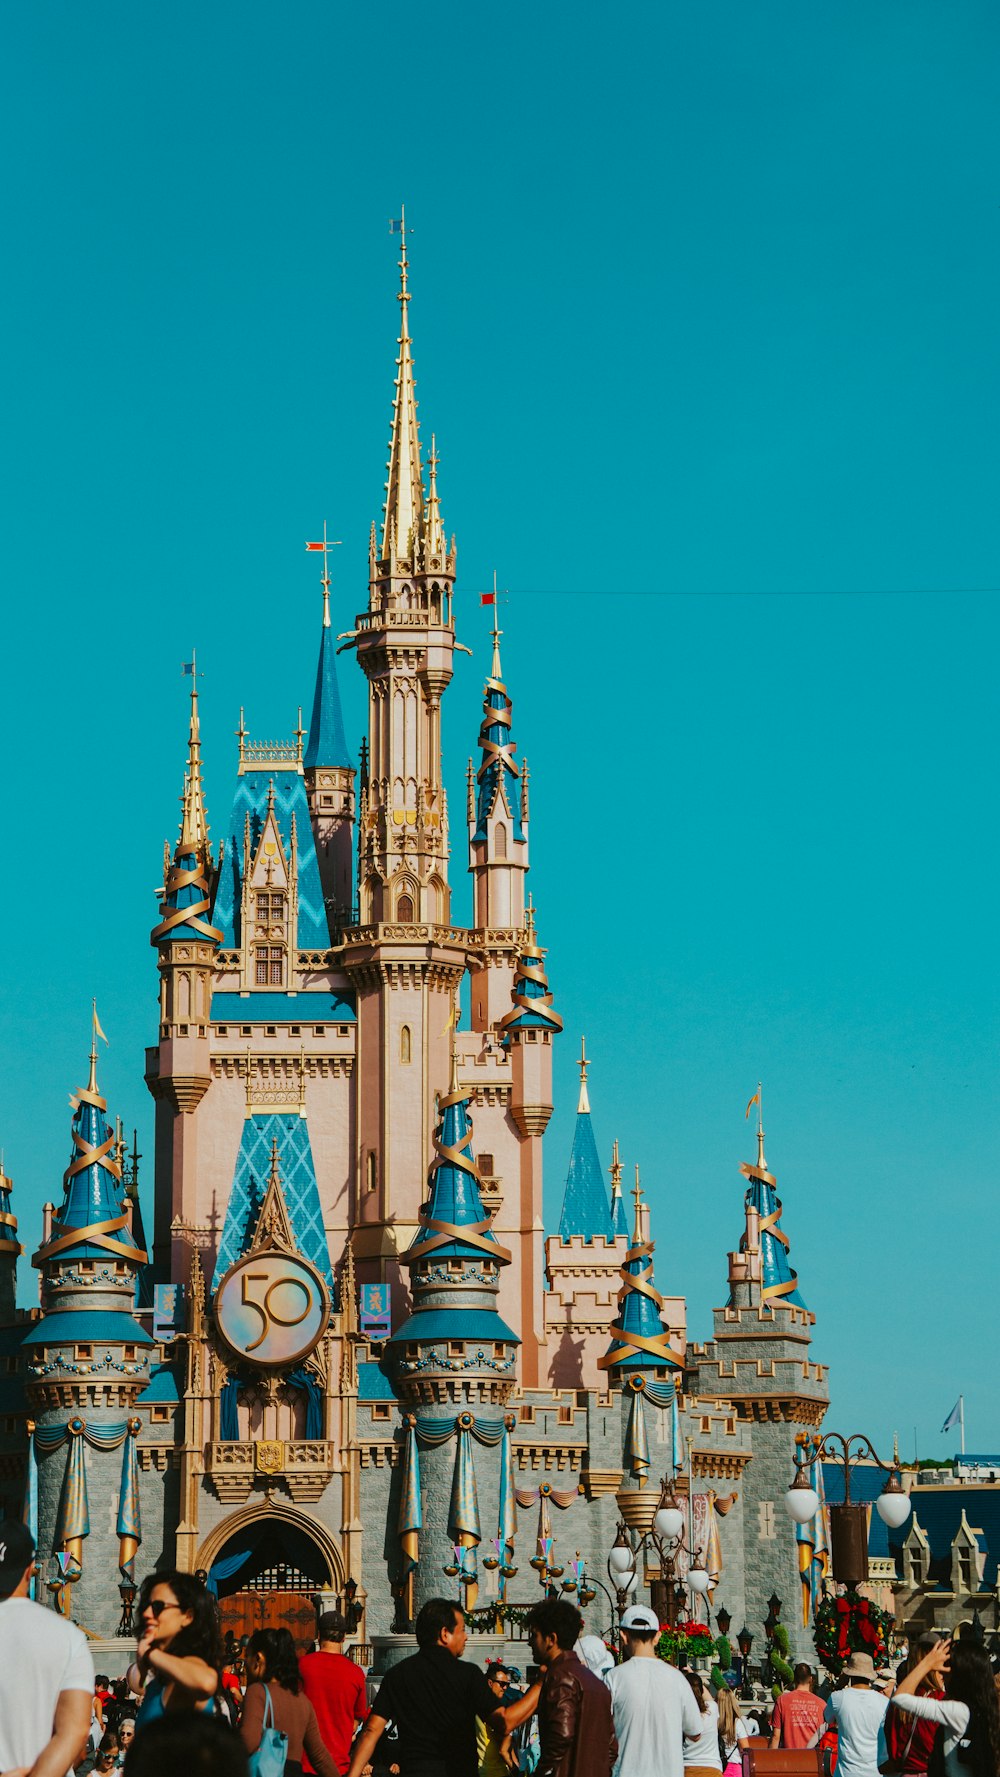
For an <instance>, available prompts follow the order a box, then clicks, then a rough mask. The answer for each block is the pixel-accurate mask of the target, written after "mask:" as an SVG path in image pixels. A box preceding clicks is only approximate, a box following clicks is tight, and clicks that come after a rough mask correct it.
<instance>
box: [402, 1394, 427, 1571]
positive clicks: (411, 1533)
mask: <svg viewBox="0 0 1000 1777" xmlns="http://www.w3.org/2000/svg"><path fill="white" fill-rule="evenodd" d="M423 1527H424V1516H423V1507H422V1505H421V1502H420V1453H419V1451H418V1449H417V1433H416V1426H415V1424H414V1422H413V1419H412V1417H411V1418H410V1419H409V1421H408V1422H407V1427H406V1443H405V1445H404V1446H403V1485H402V1488H401V1491H400V1496H399V1518H398V1521H397V1525H396V1534H397V1535H398V1537H399V1546H400V1548H401V1550H402V1554H403V1577H404V1579H406V1578H408V1577H409V1575H410V1574H411V1573H412V1572H413V1570H414V1568H415V1567H416V1565H417V1562H418V1560H419V1559H420V1532H421V1530H422V1529H423Z"/></svg>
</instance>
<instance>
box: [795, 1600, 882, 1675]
mask: <svg viewBox="0 0 1000 1777" xmlns="http://www.w3.org/2000/svg"><path fill="white" fill-rule="evenodd" d="M892 1627H893V1620H892V1618H891V1616H890V1615H889V1613H888V1612H887V1611H884V1610H880V1609H879V1607H878V1605H877V1604H873V1603H872V1601H871V1599H870V1598H862V1596H861V1593H860V1592H845V1593H843V1594H842V1596H841V1597H839V1598H824V1599H823V1602H822V1603H821V1604H820V1605H818V1606H817V1609H816V1616H815V1618H814V1620H813V1635H814V1637H815V1641H816V1652H817V1654H818V1655H819V1657H820V1659H821V1660H822V1662H823V1665H824V1666H825V1667H826V1669H827V1671H828V1672H831V1673H833V1675H834V1677H836V1676H837V1675H838V1674H839V1673H840V1672H841V1671H842V1670H843V1667H844V1663H845V1661H846V1660H848V1659H849V1658H850V1656H851V1654H855V1653H861V1654H871V1657H872V1659H873V1660H874V1661H875V1663H876V1665H878V1663H879V1661H880V1660H884V1659H885V1658H886V1657H887V1655H888V1652H889V1635H890V1633H891V1631H892Z"/></svg>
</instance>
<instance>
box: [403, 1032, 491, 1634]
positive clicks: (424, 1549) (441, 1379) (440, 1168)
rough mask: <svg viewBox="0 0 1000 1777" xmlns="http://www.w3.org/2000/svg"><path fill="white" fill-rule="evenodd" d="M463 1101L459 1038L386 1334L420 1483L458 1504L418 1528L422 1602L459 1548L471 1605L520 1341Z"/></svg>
mask: <svg viewBox="0 0 1000 1777" xmlns="http://www.w3.org/2000/svg"><path fill="white" fill-rule="evenodd" d="M468 1107H469V1096H468V1094H467V1092H465V1091H464V1090H462V1089H461V1088H460V1087H459V1084H458V1066H457V1059H456V1056H455V1052H454V1046H453V1049H452V1062H451V1083H450V1085H449V1088H448V1091H447V1093H446V1094H445V1095H444V1096H443V1097H442V1098H441V1099H440V1101H439V1107H438V1108H439V1114H440V1121H439V1123H438V1126H437V1128H436V1129H435V1132H434V1151H435V1159H434V1163H433V1166H432V1168H431V1174H430V1195H429V1197H428V1199H427V1201H426V1202H425V1203H424V1204H423V1206H422V1208H421V1212H420V1225H419V1227H418V1230H417V1233H416V1236H415V1238H414V1240H413V1242H412V1244H411V1246H410V1248H409V1251H408V1252H407V1253H406V1255H405V1257H404V1260H403V1262H404V1264H405V1265H406V1267H407V1269H408V1271H409V1274H410V1287H411V1290H412V1294H413V1312H412V1314H410V1316H409V1317H408V1318H407V1319H406V1320H405V1321H404V1322H403V1324H402V1325H401V1326H400V1327H398V1328H397V1330H396V1331H395V1332H394V1333H393V1335H392V1338H391V1340H390V1343H389V1351H390V1354H391V1357H390V1361H391V1363H392V1367H393V1370H394V1372H395V1376H396V1388H397V1392H398V1394H399V1396H400V1398H401V1399H402V1400H403V1402H404V1404H405V1406H406V1408H407V1409H408V1410H409V1413H410V1415H411V1416H412V1424H413V1427H414V1428H415V1431H416V1443H417V1451H418V1456H417V1458H416V1460H419V1464H420V1470H421V1482H422V1489H423V1492H424V1494H425V1495H426V1496H427V1497H429V1498H435V1499H437V1500H438V1501H439V1502H441V1503H442V1504H443V1502H444V1501H445V1500H448V1499H450V1502H451V1503H450V1507H449V1510H448V1513H447V1515H446V1516H445V1515H444V1514H441V1515H439V1516H436V1517H432V1518H430V1519H429V1521H425V1522H424V1524H423V1526H422V1531H423V1534H422V1537H421V1540H420V1551H419V1567H418V1569H417V1573H416V1582H415V1591H416V1597H415V1600H414V1603H415V1605H416V1607H417V1608H419V1605H420V1603H422V1602H423V1600H424V1599H425V1598H428V1597H434V1596H437V1595H440V1591H441V1579H440V1574H441V1567H442V1564H443V1563H444V1564H447V1563H448V1561H449V1560H450V1558H451V1553H452V1550H453V1549H454V1548H456V1547H457V1548H459V1549H460V1550H461V1551H462V1554H461V1557H460V1563H461V1570H462V1574H463V1577H464V1580H465V1597H466V1602H467V1604H470V1605H471V1603H473V1602H474V1598H475V1587H476V1585H477V1583H478V1579H477V1574H476V1565H475V1560H476V1558H475V1548H476V1545H477V1544H478V1542H479V1540H480V1516H479V1496H480V1493H482V1496H483V1513H484V1516H485V1517H487V1519H488V1520H489V1519H490V1518H491V1517H492V1515H493V1511H494V1502H495V1501H497V1500H498V1499H499V1481H500V1475H499V1468H498V1457H497V1446H498V1445H499V1442H500V1434H501V1430H502V1426H503V1410H504V1408H505V1406H506V1404H507V1401H508V1400H509V1398H510V1396H511V1394H512V1393H513V1390H514V1386H515V1381H516V1374H515V1365H516V1360H517V1347H518V1345H519V1344H520V1340H519V1338H518V1336H517V1334H516V1333H515V1332H514V1331H513V1329H512V1328H511V1327H509V1326H508V1325H507V1324H506V1323H505V1322H504V1321H503V1320H501V1318H500V1315H499V1313H498V1312H497V1293H498V1290H499V1283H500V1271H501V1268H502V1267H503V1266H505V1265H508V1264H509V1263H510V1253H509V1252H507V1251H506V1249H505V1248H504V1247H502V1246H501V1245H500V1243H499V1241H498V1240H497V1238H496V1236H495V1234H494V1233H493V1231H492V1229H491V1226H490V1217H489V1216H488V1214H487V1213H486V1211H485V1209H484V1207H483V1202H482V1198H481V1196H480V1182H479V1174H478V1170H477V1167H476V1162H475V1158H474V1154H473V1146H472V1139H473V1138H472V1122H471V1119H470V1117H469V1109H468ZM421 1443H423V1445H424V1446H425V1448H421V1447H420V1446H421ZM411 1478H412V1463H411ZM408 1533H409V1534H410V1535H412V1534H413V1531H412V1526H411V1527H409V1532H408Z"/></svg>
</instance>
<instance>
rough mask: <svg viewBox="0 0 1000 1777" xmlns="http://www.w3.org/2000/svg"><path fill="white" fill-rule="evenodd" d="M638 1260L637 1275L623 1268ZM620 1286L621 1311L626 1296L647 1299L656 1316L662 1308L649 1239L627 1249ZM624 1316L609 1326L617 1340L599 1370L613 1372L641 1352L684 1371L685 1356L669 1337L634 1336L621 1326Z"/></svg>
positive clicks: (657, 1335) (639, 1334) (667, 1335)
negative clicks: (654, 1280)
mask: <svg viewBox="0 0 1000 1777" xmlns="http://www.w3.org/2000/svg"><path fill="white" fill-rule="evenodd" d="M637 1259H643V1260H645V1264H644V1266H643V1269H642V1270H641V1271H639V1272H634V1271H629V1270H627V1269H626V1267H627V1266H628V1265H629V1264H630V1263H634V1262H635V1261H636V1260H637ZM619 1275H620V1277H621V1279H622V1287H621V1289H620V1290H619V1291H618V1307H619V1308H622V1307H623V1306H624V1304H625V1302H626V1300H627V1299H628V1297H629V1296H631V1295H633V1294H635V1295H639V1296H648V1297H649V1299H650V1301H651V1302H652V1303H653V1305H654V1306H655V1308H656V1312H657V1314H659V1312H660V1310H661V1308H662V1307H663V1297H662V1296H661V1295H660V1292H659V1290H658V1289H657V1288H656V1286H655V1285H654V1283H653V1243H652V1241H651V1240H643V1241H638V1242H637V1243H636V1244H635V1245H633V1246H630V1247H629V1249H628V1252H627V1253H626V1255H625V1264H624V1265H623V1266H622V1268H621V1272H620V1273H619ZM622 1319H623V1316H619V1319H618V1320H616V1321H615V1322H614V1324H613V1326H612V1327H611V1329H610V1331H611V1336H612V1338H613V1339H617V1340H619V1341H620V1345H619V1349H618V1350H617V1351H608V1352H605V1354H604V1356H603V1357H599V1358H598V1360H597V1367H598V1369H599V1370H612V1369H616V1368H617V1366H618V1365H619V1364H626V1363H628V1360H629V1358H632V1357H637V1356H638V1354H639V1353H640V1352H643V1351H648V1352H650V1353H651V1354H652V1356H654V1357H656V1358H658V1359H659V1361H660V1362H661V1363H663V1364H670V1365H671V1366H672V1367H674V1368H677V1369H683V1368H684V1353H683V1352H682V1351H677V1350H676V1349H675V1348H674V1346H672V1345H671V1343H670V1335H669V1334H668V1333H667V1332H666V1331H664V1332H662V1333H654V1334H653V1335H652V1336H650V1335H649V1334H648V1333H634V1332H631V1331H629V1330H627V1329H626V1328H625V1327H624V1326H623V1325H622V1324H621V1322H622Z"/></svg>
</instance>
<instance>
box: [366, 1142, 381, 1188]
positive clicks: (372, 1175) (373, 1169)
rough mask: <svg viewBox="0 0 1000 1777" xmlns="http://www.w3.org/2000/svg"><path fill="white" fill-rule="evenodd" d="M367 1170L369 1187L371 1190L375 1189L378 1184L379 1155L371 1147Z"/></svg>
mask: <svg viewBox="0 0 1000 1777" xmlns="http://www.w3.org/2000/svg"><path fill="white" fill-rule="evenodd" d="M366 1172H367V1184H368V1189H369V1191H374V1189H375V1187H376V1185H377V1184H378V1156H377V1154H376V1153H375V1150H374V1148H371V1149H370V1150H369V1153H368V1159H367V1162H366Z"/></svg>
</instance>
